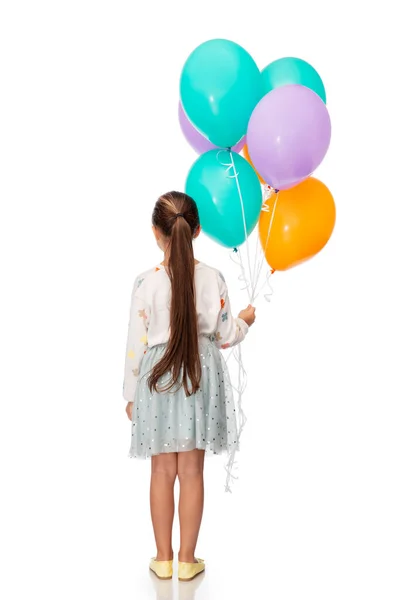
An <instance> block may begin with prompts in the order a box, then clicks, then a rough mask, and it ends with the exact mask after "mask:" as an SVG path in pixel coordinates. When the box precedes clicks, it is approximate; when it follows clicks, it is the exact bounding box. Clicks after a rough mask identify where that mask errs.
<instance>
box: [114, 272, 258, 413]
mask: <svg viewBox="0 0 400 600" xmlns="http://www.w3.org/2000/svg"><path fill="white" fill-rule="evenodd" d="M195 289H196V309H197V316H198V331H199V335H206V336H209V337H210V339H211V341H212V342H213V343H214V344H215V345H216V346H217V347H218V348H222V349H226V348H230V347H231V346H235V345H236V344H239V343H240V342H242V341H243V340H244V338H245V336H246V335H247V333H248V330H249V327H248V325H247V323H246V322H245V321H243V319H241V318H239V317H238V318H234V317H233V316H232V313H231V307H230V302H229V296H228V288H227V285H226V283H225V279H224V277H223V276H222V275H221V273H220V272H219V271H217V270H216V269H213V268H212V267H209V266H207V265H205V264H204V263H201V262H199V263H197V264H196V268H195ZM170 301H171V283H170V279H169V277H168V274H167V272H166V271H165V268H164V266H162V265H158V266H157V267H155V268H153V269H151V270H150V271H146V272H145V273H143V274H142V275H139V277H137V278H136V281H135V283H134V286H133V291H132V299H131V310H130V318H129V328H128V340H127V347H126V356H125V377H124V386H123V397H124V399H125V400H126V401H127V402H133V400H134V397H135V389H136V383H137V379H138V377H139V374H140V365H141V362H142V359H143V356H144V355H145V354H146V352H147V350H148V349H149V348H151V347H152V346H156V345H157V344H165V343H167V342H168V339H169V331H170Z"/></svg>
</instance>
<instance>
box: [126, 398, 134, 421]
mask: <svg viewBox="0 0 400 600" xmlns="http://www.w3.org/2000/svg"><path fill="white" fill-rule="evenodd" d="M132 409H133V402H128V404H127V405H126V414H127V415H128V419H129V420H130V421H132Z"/></svg>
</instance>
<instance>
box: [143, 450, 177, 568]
mask: <svg viewBox="0 0 400 600" xmlns="http://www.w3.org/2000/svg"><path fill="white" fill-rule="evenodd" d="M177 456H178V455H177V454H176V452H171V453H166V454H159V455H157V456H153V457H152V459H151V484H150V509H151V519H152V521H153V529H154V537H155V538H156V545H157V560H172V558H173V552H172V523H173V520H174V512H175V505H174V485H175V480H176V474H177V465H178V461H177Z"/></svg>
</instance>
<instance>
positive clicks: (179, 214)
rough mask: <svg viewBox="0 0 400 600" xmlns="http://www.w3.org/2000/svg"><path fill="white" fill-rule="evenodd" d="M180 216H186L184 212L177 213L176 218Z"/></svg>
mask: <svg viewBox="0 0 400 600" xmlns="http://www.w3.org/2000/svg"><path fill="white" fill-rule="evenodd" d="M178 217H183V218H185V215H184V214H183V213H176V215H175V219H177V218H178Z"/></svg>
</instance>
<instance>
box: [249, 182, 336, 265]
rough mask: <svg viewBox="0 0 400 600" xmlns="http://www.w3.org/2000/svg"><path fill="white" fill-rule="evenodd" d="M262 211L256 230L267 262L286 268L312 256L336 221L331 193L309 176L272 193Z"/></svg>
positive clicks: (329, 235)
mask: <svg viewBox="0 0 400 600" xmlns="http://www.w3.org/2000/svg"><path fill="white" fill-rule="evenodd" d="M266 205H267V206H268V208H269V211H268V212H264V211H263V212H262V213H261V217H260V222H259V233H260V240H261V245H262V248H263V249H264V252H265V257H266V259H267V262H268V264H269V265H270V266H271V267H272V269H274V270H276V271H285V270H286V269H289V268H291V267H294V266H296V265H298V264H300V263H302V262H304V261H305V260H308V259H309V258H311V257H313V256H315V254H317V253H318V252H320V250H322V248H323V247H324V246H325V244H326V243H327V242H328V240H329V238H330V237H331V235H332V231H333V228H334V226H335V220H336V208H335V202H334V200H333V196H332V194H331V193H330V191H329V190H328V188H327V187H326V185H324V184H323V183H322V182H321V181H319V180H318V179H314V178H313V177H310V178H309V179H306V180H305V181H303V182H302V183H300V184H299V185H296V186H295V187H293V188H291V189H289V190H284V191H282V192H279V193H277V194H273V195H272V196H271V197H270V198H269V199H268V200H267V202H266Z"/></svg>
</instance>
